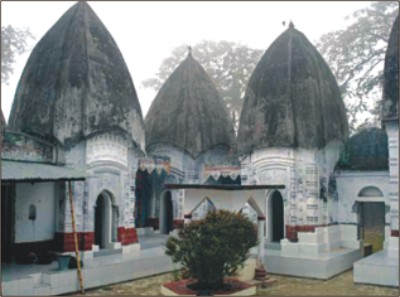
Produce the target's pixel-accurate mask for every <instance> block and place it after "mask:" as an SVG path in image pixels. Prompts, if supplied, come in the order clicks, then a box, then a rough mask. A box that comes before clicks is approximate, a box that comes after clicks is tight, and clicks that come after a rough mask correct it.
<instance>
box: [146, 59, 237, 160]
mask: <svg viewBox="0 0 400 297" xmlns="http://www.w3.org/2000/svg"><path fill="white" fill-rule="evenodd" d="M145 130H146V148H147V149H148V150H151V146H152V145H156V144H163V143H165V144H171V145H173V146H176V147H178V148H180V149H182V150H184V151H185V152H187V153H189V154H190V155H191V156H192V157H197V156H198V155H199V154H200V153H201V152H204V151H206V150H208V149H210V148H212V147H214V146H217V145H224V146H227V147H228V148H230V147H231V145H232V143H233V135H234V134H233V126H232V122H231V120H230V118H229V115H228V111H227V108H226V106H225V103H224V101H223V99H222V98H221V97H220V96H219V94H218V91H217V89H216V88H215V86H214V84H213V83H212V81H211V79H210V78H209V76H208V75H207V73H206V72H205V70H204V69H203V67H202V66H201V65H200V64H199V63H198V62H197V61H196V60H195V59H194V58H193V56H192V54H191V53H189V54H188V56H187V58H186V59H185V60H184V61H183V62H182V63H181V64H180V65H179V66H178V67H177V69H176V70H175V71H174V72H173V73H172V74H171V76H170V77H169V78H168V79H167V81H166V82H165V83H164V85H163V86H162V87H161V89H160V91H159V93H158V94H157V96H156V98H155V99H154V101H153V103H152V105H151V107H150V109H149V112H148V114H147V116H146V119H145Z"/></svg>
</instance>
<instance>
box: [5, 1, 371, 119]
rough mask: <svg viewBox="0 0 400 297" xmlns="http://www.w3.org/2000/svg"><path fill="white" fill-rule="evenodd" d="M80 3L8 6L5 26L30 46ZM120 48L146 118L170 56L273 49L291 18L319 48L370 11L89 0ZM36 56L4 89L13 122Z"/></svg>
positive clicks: (314, 5)
mask: <svg viewBox="0 0 400 297" xmlns="http://www.w3.org/2000/svg"><path fill="white" fill-rule="evenodd" d="M75 3H76V2H71V1H68V2H61V1H54V2H43V1H41V2H36V1H35V2H33V1H29V2H22V1H17V2H11V1H10V2H8V1H2V3H1V25H2V26H6V25H12V26H15V27H18V28H24V27H25V28H29V29H30V31H31V32H32V33H33V35H34V36H35V40H34V41H32V42H31V46H30V48H33V47H34V45H35V44H36V43H37V42H38V41H39V40H40V39H41V38H42V37H43V35H44V34H45V33H46V32H47V30H48V29H50V27H51V26H53V24H54V23H55V22H56V21H57V20H58V19H59V18H60V17H61V16H62V15H63V13H65V12H66V11H67V10H68V8H70V7H71V6H72V5H74V4H75ZM88 3H89V5H90V6H91V7H92V8H93V10H94V11H95V12H96V14H97V15H98V16H99V18H100V19H101V20H102V21H103V23H104V24H105V26H106V27H107V29H108V30H109V32H110V33H111V35H112V36H113V37H114V39H115V41H116V42H117V44H118V46H119V49H120V51H121V52H122V55H123V56H124V58H125V62H126V64H127V66H128V68H129V71H130V73H131V76H132V79H133V82H134V84H135V88H136V92H137V93H138V97H139V101H140V104H141V107H142V111H143V115H146V113H147V111H148V109H149V107H150V104H151V102H152V101H153V99H154V97H155V95H156V93H155V92H154V91H152V90H150V89H145V88H143V87H142V82H143V80H145V79H147V78H149V77H152V76H153V75H154V73H156V72H157V71H158V67H159V66H160V64H161V62H162V61H163V60H164V59H165V58H167V57H168V56H169V55H170V53H171V50H172V49H173V48H174V47H176V46H179V45H181V44H188V45H189V44H191V45H194V44H196V43H198V42H199V41H202V40H205V39H207V40H215V41H218V40H227V41H234V42H240V43H242V44H245V45H248V46H249V47H252V48H259V49H263V50H266V49H267V48H268V46H269V45H270V44H271V43H272V42H273V41H274V40H275V39H276V38H277V37H278V36H279V34H281V33H282V32H283V31H284V30H285V27H283V25H282V21H286V24H287V23H288V22H289V21H290V20H292V21H293V23H294V25H295V27H296V28H297V29H298V30H300V31H302V32H303V33H304V34H305V35H306V36H307V37H308V39H309V40H310V41H311V42H312V43H315V42H316V41H317V40H318V38H319V37H320V36H321V35H322V34H324V33H328V32H330V31H333V30H337V29H341V28H345V26H346V23H345V21H344V17H345V16H346V15H348V14H350V13H352V12H353V11H355V10H358V9H360V8H363V7H366V6H369V5H370V3H371V2H370V1H363V2H360V1H358V2H355V1H342V2H333V1H332V2H323V1H321V2H315V1H312V2H311V1H309V2H279V1H274V2H271V1H265V2H249V1H246V2H245V1H243V2H144V1H141V2H128V1H121V2H119V1H113V2H108V1H107V2H93V1H88ZM29 54H30V52H28V53H26V54H24V55H21V56H18V57H17V63H16V65H15V70H14V75H13V76H12V77H11V79H10V82H9V85H6V84H3V83H2V89H1V99H2V100H1V101H2V102H1V108H2V110H3V113H4V116H5V118H6V120H7V119H8V116H9V113H10V109H11V104H12V100H13V98H14V93H15V90H16V87H17V84H18V80H19V78H20V76H21V73H22V70H23V67H24V66H25V63H26V61H27V59H28V57H29Z"/></svg>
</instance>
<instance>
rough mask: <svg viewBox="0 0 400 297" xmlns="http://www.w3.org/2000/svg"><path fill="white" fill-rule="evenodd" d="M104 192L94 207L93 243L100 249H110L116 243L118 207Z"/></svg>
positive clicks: (109, 195)
mask: <svg viewBox="0 0 400 297" xmlns="http://www.w3.org/2000/svg"><path fill="white" fill-rule="evenodd" d="M113 204H114V203H113V197H112V196H111V194H109V193H108V192H106V191H103V192H101V193H100V195H99V196H98V197H97V200H96V205H95V223H94V243H95V244H96V245H98V246H99V247H100V248H102V249H106V248H110V247H112V246H111V243H112V242H113V241H116V237H117V236H116V234H117V228H118V222H117V219H118V207H117V206H115V205H113Z"/></svg>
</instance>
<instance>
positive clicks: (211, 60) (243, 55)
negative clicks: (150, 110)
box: [143, 40, 263, 130]
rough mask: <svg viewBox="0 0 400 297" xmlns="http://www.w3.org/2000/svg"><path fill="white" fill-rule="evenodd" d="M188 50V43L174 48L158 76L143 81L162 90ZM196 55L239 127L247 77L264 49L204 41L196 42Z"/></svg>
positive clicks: (146, 85) (235, 125)
mask: <svg viewBox="0 0 400 297" xmlns="http://www.w3.org/2000/svg"><path fill="white" fill-rule="evenodd" d="M187 52H188V49H187V46H186V45H181V46H178V47H176V48H175V49H173V50H172V55H171V57H169V58H167V59H165V60H164V61H163V62H162V64H161V66H160V68H159V72H158V73H157V74H156V75H155V77H153V78H150V79H147V80H145V81H144V82H143V86H144V87H147V88H152V89H154V90H155V91H158V90H159V89H160V88H161V86H162V85H163V83H164V82H165V81H166V79H167V78H168V77H169V76H170V74H171V73H172V72H173V71H174V70H175V68H176V67H177V66H178V65H179V64H180V63H181V62H182V60H183V59H184V58H185V57H186V55H187ZM192 54H193V56H194V57H195V58H196V59H197V60H198V61H199V63H200V64H201V65H202V66H203V67H204V69H205V71H206V72H207V73H208V75H209V76H210V78H211V80H212V81H213V83H214V84H215V86H216V87H217V90H218V92H219V94H220V95H221V97H222V98H223V99H224V100H225V102H226V105H227V108H228V111H229V113H230V116H231V118H232V122H233V124H234V127H235V130H237V126H238V124H239V116H240V111H241V109H242V104H243V97H244V92H245V90H246V86H247V81H248V79H249V78H250V75H251V73H252V72H253V70H254V68H255V66H256V65H257V63H258V61H259V60H260V58H261V56H262V54H263V51H261V50H258V49H251V48H249V47H247V46H245V45H242V44H238V43H234V42H229V41H219V42H215V41H207V40H206V41H202V42H200V43H198V44H196V45H194V46H193V50H192Z"/></svg>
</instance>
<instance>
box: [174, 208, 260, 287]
mask: <svg viewBox="0 0 400 297" xmlns="http://www.w3.org/2000/svg"><path fill="white" fill-rule="evenodd" d="M178 235H179V237H170V238H169V239H168V241H167V243H166V254H167V255H168V256H171V257H172V261H173V262H174V263H178V262H179V263H181V265H182V268H183V271H184V272H185V277H191V278H195V279H196V280H197V284H196V289H198V290H206V289H208V290H216V289H220V288H222V287H223V286H224V277H225V276H232V275H235V274H236V272H237V270H238V268H239V267H243V264H244V262H245V261H246V259H247V258H248V256H249V250H250V248H252V247H254V246H256V245H257V228H256V226H255V225H254V224H253V223H252V222H251V221H250V220H249V219H248V218H247V217H246V216H245V215H243V214H241V213H233V212H230V211H226V210H218V211H213V212H209V213H208V214H207V215H206V216H205V218H204V219H201V220H198V221H193V222H191V223H189V224H187V225H185V226H184V227H183V228H181V229H180V230H179V232H178Z"/></svg>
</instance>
